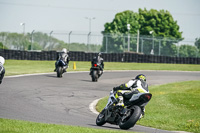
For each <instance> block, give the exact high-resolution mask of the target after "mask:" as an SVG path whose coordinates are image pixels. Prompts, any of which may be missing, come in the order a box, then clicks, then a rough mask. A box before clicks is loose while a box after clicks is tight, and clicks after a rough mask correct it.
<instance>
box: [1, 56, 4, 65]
mask: <svg viewBox="0 0 200 133" xmlns="http://www.w3.org/2000/svg"><path fill="white" fill-rule="evenodd" d="M0 63H1V64H2V65H3V64H4V63H5V59H4V58H3V57H2V56H0Z"/></svg>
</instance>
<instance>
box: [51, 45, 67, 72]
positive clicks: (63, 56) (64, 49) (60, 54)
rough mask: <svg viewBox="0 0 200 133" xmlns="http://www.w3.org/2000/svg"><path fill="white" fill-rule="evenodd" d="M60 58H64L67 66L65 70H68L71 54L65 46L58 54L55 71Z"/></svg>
mask: <svg viewBox="0 0 200 133" xmlns="http://www.w3.org/2000/svg"><path fill="white" fill-rule="evenodd" d="M58 60H62V61H64V62H65V64H66V66H65V67H64V72H66V69H67V68H68V64H69V56H68V54H67V49H66V48H63V49H62V52H60V53H58V54H57V58H56V62H55V69H54V72H55V71H56V69H57V62H58Z"/></svg>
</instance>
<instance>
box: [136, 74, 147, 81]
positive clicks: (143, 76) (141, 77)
mask: <svg viewBox="0 0 200 133" xmlns="http://www.w3.org/2000/svg"><path fill="white" fill-rule="evenodd" d="M135 79H141V80H143V81H145V82H146V76H145V75H144V74H139V75H137V76H136V77H135Z"/></svg>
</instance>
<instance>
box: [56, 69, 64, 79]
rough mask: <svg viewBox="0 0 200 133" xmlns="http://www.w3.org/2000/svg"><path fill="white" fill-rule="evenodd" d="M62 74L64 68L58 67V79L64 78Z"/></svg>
mask: <svg viewBox="0 0 200 133" xmlns="http://www.w3.org/2000/svg"><path fill="white" fill-rule="evenodd" d="M62 73H63V72H62V67H58V68H57V77H59V78H60V77H62Z"/></svg>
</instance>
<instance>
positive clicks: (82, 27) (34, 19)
mask: <svg viewBox="0 0 200 133" xmlns="http://www.w3.org/2000/svg"><path fill="white" fill-rule="evenodd" d="M199 7H200V0H0V20H1V21H0V32H17V33H23V26H22V25H20V24H21V23H25V32H26V33H27V32H29V33H31V32H32V31H33V30H35V31H42V32H47V33H49V32H51V31H54V32H55V31H57V32H70V31H73V32H79V33H81V32H89V19H86V17H88V18H95V19H91V32H96V33H100V32H101V31H103V30H104V24H105V23H107V22H112V20H113V19H114V17H115V14H116V13H119V12H123V11H125V10H132V11H134V12H138V9H139V8H142V9H144V8H146V9H147V10H150V9H156V10H162V9H164V10H168V11H169V12H170V13H171V14H172V16H173V18H174V20H176V21H177V24H178V25H179V26H180V31H182V32H183V34H182V37H184V38H185V39H187V40H191V41H194V40H195V38H200V8H199Z"/></svg>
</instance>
